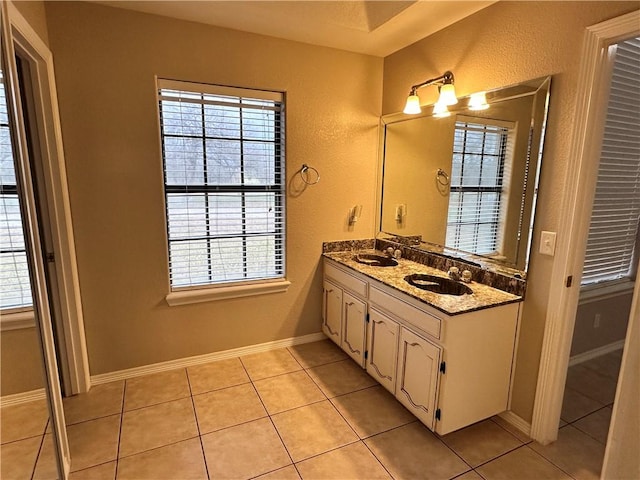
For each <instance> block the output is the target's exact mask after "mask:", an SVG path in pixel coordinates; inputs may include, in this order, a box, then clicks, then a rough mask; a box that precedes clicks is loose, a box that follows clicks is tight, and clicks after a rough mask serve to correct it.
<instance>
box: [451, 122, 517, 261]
mask: <svg viewBox="0 0 640 480" xmlns="http://www.w3.org/2000/svg"><path fill="white" fill-rule="evenodd" d="M513 128H514V125H513V124H512V123H508V122H501V121H494V120H486V119H481V118H477V119H474V118H470V119H467V118H466V117H462V116H459V117H458V119H457V121H456V124H455V132H454V142H453V161H452V166H451V186H450V194H449V211H448V218H447V235H446V244H447V245H448V246H452V247H454V248H458V249H460V250H464V251H467V252H472V253H477V254H482V255H488V254H494V253H497V252H498V250H499V244H500V241H501V236H502V228H501V223H502V222H501V214H502V212H501V204H502V199H503V195H504V193H505V192H504V187H503V185H504V177H505V171H506V168H508V165H507V158H508V152H509V151H510V149H511V142H510V138H511V135H510V131H511V130H513Z"/></svg>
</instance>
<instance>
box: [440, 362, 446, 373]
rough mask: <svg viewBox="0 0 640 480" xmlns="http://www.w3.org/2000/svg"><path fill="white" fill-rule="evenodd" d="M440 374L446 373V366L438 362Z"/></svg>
mask: <svg viewBox="0 0 640 480" xmlns="http://www.w3.org/2000/svg"><path fill="white" fill-rule="evenodd" d="M440 372H441V373H447V364H446V363H445V362H440Z"/></svg>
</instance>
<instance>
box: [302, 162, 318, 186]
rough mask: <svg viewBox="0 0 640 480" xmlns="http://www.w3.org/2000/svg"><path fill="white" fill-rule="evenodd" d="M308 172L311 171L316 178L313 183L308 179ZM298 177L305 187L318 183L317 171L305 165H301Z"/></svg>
mask: <svg viewBox="0 0 640 480" xmlns="http://www.w3.org/2000/svg"><path fill="white" fill-rule="evenodd" d="M309 170H311V171H312V172H313V174H314V175H315V177H316V178H315V180H313V181H311V180H310V179H309ZM300 177H301V178H302V181H303V182H304V183H306V184H307V185H315V184H316V183H318V182H319V181H320V174H319V173H318V170H316V169H315V168H313V167H310V166H309V165H307V164H306V163H303V164H302V168H301V169H300Z"/></svg>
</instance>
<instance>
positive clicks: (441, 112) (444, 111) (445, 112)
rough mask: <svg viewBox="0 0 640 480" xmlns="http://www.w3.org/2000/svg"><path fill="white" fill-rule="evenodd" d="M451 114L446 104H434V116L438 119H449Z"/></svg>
mask: <svg viewBox="0 0 640 480" xmlns="http://www.w3.org/2000/svg"><path fill="white" fill-rule="evenodd" d="M449 115H451V112H450V111H449V109H448V108H447V106H446V105H445V104H444V103H440V102H436V103H434V104H433V116H434V117H437V118H443V117H448V116H449Z"/></svg>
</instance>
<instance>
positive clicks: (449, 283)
mask: <svg viewBox="0 0 640 480" xmlns="http://www.w3.org/2000/svg"><path fill="white" fill-rule="evenodd" d="M404 281H405V282H407V283H409V284H410V285H413V286H414V287H416V288H420V289H422V290H427V291H429V292H433V293H439V294H442V295H466V294H471V293H473V290H471V289H470V288H469V287H468V286H467V285H465V284H464V283H460V282H456V281H454V280H451V279H449V278H444V277H436V276H435V275H426V274H423V273H414V274H413V275H407V276H406V277H404Z"/></svg>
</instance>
